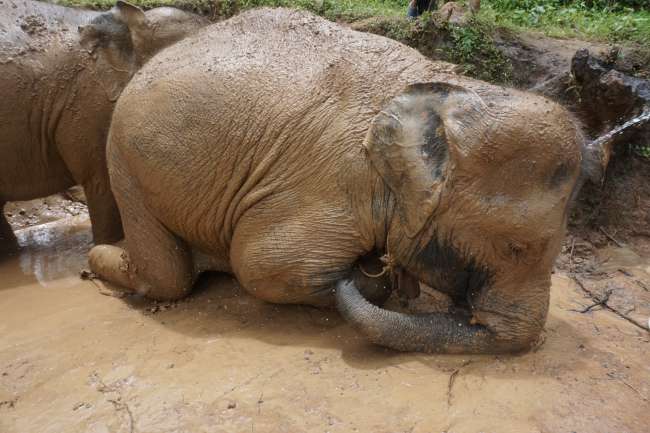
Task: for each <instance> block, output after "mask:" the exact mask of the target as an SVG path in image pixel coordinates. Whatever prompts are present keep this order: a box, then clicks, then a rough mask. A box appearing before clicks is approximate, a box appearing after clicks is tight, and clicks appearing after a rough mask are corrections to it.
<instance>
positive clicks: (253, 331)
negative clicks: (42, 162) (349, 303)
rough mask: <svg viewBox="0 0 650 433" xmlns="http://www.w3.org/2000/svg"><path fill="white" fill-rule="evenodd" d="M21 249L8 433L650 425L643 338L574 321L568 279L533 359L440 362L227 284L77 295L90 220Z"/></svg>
mask: <svg viewBox="0 0 650 433" xmlns="http://www.w3.org/2000/svg"><path fill="white" fill-rule="evenodd" d="M18 237H19V239H20V242H21V244H22V245H23V247H22V248H21V250H20V251H19V253H18V254H15V255H13V256H5V257H3V258H2V259H0V260H1V261H0V432H2V433H28V432H39V433H47V432H56V433H59V432H95V433H105V432H111V433H114V432H117V433H128V432H146V433H155V432H188V433H189V432H191V433H196V432H291V433H295V432H303V431H305V432H307V431H308V432H373V433H382V432H414V433H415V432H422V433H424V432H427V433H428V432H443V431H444V432H479V431H480V432H518V433H519V432H589V433H595V432H596V433H597V432H638V433H642V432H647V431H648V429H649V426H650V411H649V410H648V409H649V408H650V402H649V401H648V399H650V363H649V362H648V361H649V359H650V335H649V333H648V332H647V331H645V330H643V329H640V328H639V327H637V326H635V325H633V324H632V323H630V322H629V321H626V320H624V319H623V318H621V317H619V316H617V315H616V314H613V313H612V312H610V311H606V310H598V309H595V311H590V312H588V313H584V314H582V313H578V312H574V311H572V310H581V309H583V307H585V306H587V305H589V304H590V303H591V301H590V300H589V299H587V298H586V297H585V295H584V294H583V292H582V291H581V290H580V289H579V288H577V287H576V286H575V284H574V283H573V282H572V280H570V279H569V278H568V277H566V276H564V275H562V274H559V275H556V276H554V278H553V290H552V298H551V312H550V316H549V320H548V324H547V331H546V341H545V343H544V345H543V346H541V348H539V349H538V350H537V351H536V352H531V353H528V354H525V355H522V356H515V357H508V356H499V357H495V356H472V357H464V356H429V355H418V354H400V353H396V352H391V351H387V350H383V349H380V348H377V347H373V346H371V345H369V344H368V343H366V342H365V341H364V340H363V339H362V338H360V337H358V336H357V335H356V334H355V332H354V331H353V330H351V329H350V328H349V327H348V326H347V325H346V324H345V323H343V322H342V321H341V320H340V319H339V317H338V316H337V314H336V313H335V312H332V311H326V310H318V309H315V308H307V307H298V306H294V307H291V306H275V305H270V304H265V303H262V302H259V301H257V300H255V299H253V298H251V297H249V296H247V295H246V294H244V293H243V292H242V291H241V290H239V289H238V288H237V285H236V283H235V282H233V281H232V280H231V279H230V278H229V277H227V276H220V275H213V276H210V277H208V278H204V279H203V280H202V281H201V282H200V283H199V287H198V288H197V290H196V291H195V293H194V294H193V296H191V297H190V298H188V299H187V300H186V301H184V302H180V303H176V304H153V303H150V302H148V301H145V300H142V299H137V298H126V299H118V298H114V297H109V296H104V295H102V294H100V292H99V290H98V287H97V286H96V285H95V284H94V283H93V282H90V281H82V280H80V279H79V278H78V272H79V269H80V268H82V267H83V266H84V265H85V252H86V250H87V249H88V248H89V246H90V231H89V225H88V221H87V220H86V219H84V218H83V217H76V218H66V219H64V220H60V221H58V222H53V223H48V224H46V225H41V226H36V227H31V228H25V229H22V230H20V231H19V232H18ZM642 264H643V263H642ZM645 264H646V265H647V262H646V263H645ZM631 266H639V263H637V262H635V263H634V264H633V265H631ZM646 301H647V299H646Z"/></svg>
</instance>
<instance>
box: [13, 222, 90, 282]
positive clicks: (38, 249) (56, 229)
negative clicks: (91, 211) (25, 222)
mask: <svg viewBox="0 0 650 433" xmlns="http://www.w3.org/2000/svg"><path fill="white" fill-rule="evenodd" d="M16 238H17V239H18V245H19V249H18V251H16V252H13V253H7V254H5V255H4V257H2V258H1V263H0V290H1V289H6V288H10V287H15V286H16V285H22V284H25V283H27V282H31V281H33V279H35V280H36V281H38V283H39V284H40V285H42V286H44V287H47V286H48V285H49V284H50V283H51V282H52V281H53V280H56V279H59V278H62V277H68V276H76V275H78V274H79V270H80V269H82V268H84V267H86V264H87V253H88V250H89V249H90V248H91V247H92V233H91V230H90V222H89V220H88V218H87V217H86V216H78V217H71V218H65V219H62V220H57V221H53V222H51V223H47V224H42V225H38V226H34V227H29V228H25V229H21V230H18V231H17V232H16ZM25 277H29V278H25Z"/></svg>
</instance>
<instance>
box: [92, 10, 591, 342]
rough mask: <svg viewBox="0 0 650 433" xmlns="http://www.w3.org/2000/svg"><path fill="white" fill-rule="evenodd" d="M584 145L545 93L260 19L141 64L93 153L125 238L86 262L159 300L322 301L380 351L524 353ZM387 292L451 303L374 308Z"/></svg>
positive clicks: (298, 20)
mask: <svg viewBox="0 0 650 433" xmlns="http://www.w3.org/2000/svg"><path fill="white" fill-rule="evenodd" d="M585 143H586V142H585V137H584V134H583V133H582V132H581V128H580V125H579V123H578V122H577V121H576V120H575V119H574V117H573V116H572V115H571V114H570V113H569V112H568V111H567V110H566V109H565V108H563V107H561V106H560V105H558V104H556V103H554V102H551V101H550V100H548V99H545V98H544V97H542V96H538V95H534V94H531V93H526V92H522V91H519V90H515V89H510V88H505V87H500V86H496V85H492V84H488V83H485V82H481V81H478V80H475V79H471V78H467V77H463V76H460V75H457V74H454V73H453V68H452V67H451V66H450V65H449V64H447V63H442V62H436V61H432V60H430V59H427V58H425V57H424V56H422V55H421V54H420V53H418V52H417V51H415V50H413V49H411V48H409V47H407V46H405V45H402V44H400V43H398V42H396V41H393V40H390V39H387V38H384V37H381V36H378V35H371V34H365V33H359V32H355V31H353V30H351V29H348V28H345V27H342V26H339V25H337V24H335V23H331V22H329V21H326V20H324V19H322V18H319V17H317V16H314V15H312V14H310V13H308V12H300V11H292V10H288V9H281V8H280V9H267V8H263V9H256V10H252V11H248V12H245V13H242V14H241V15H238V16H236V17H233V18H231V19H229V20H227V21H224V22H221V23H215V24H212V25H211V26H209V27H207V28H206V29H204V30H203V31H201V32H200V33H198V34H196V35H193V36H190V37H188V38H186V39H184V40H183V41H181V42H179V43H177V44H175V45H174V46H173V47H170V48H169V49H167V50H165V51H163V52H161V53H159V54H157V55H156V56H155V57H154V58H153V59H152V60H151V61H150V62H149V63H148V64H146V65H145V66H144V67H143V68H142V69H140V70H139V71H138V72H137V73H136V75H135V76H134V78H133V79H132V80H131V82H130V83H129V84H128V85H127V87H126V88H125V89H124V91H123V92H122V95H121V96H120V99H119V101H118V102H117V106H116V108H115V112H114V116H113V121H112V124H111V128H110V132H109V141H108V145H107V155H108V170H109V173H110V179H111V185H112V187H113V191H114V193H115V197H116V200H117V203H118V207H119V209H120V213H121V216H122V221H123V223H124V231H125V243H124V244H123V245H122V246H119V247H118V246H114V245H98V246H95V247H94V248H93V249H92V250H91V251H90V253H89V262H90V266H91V269H92V271H93V272H94V273H95V274H97V275H98V276H99V277H100V278H102V279H104V280H107V281H108V282H110V283H112V284H113V285H115V286H117V287H119V288H121V289H123V290H125V291H128V292H132V293H133V292H137V293H140V294H142V295H144V296H147V297H150V298H153V299H159V300H173V299H178V298H181V297H183V296H186V295H187V294H188V293H189V292H190V290H191V288H192V285H193V283H194V282H195V280H196V279H197V277H198V275H199V274H200V273H201V272H203V271H208V270H210V271H218V272H228V273H231V274H233V275H234V276H235V277H236V279H237V280H238V282H239V284H240V285H241V287H242V288H243V289H244V290H246V291H247V292H249V293H250V294H251V295H253V296H255V297H257V298H260V299H262V300H265V301H268V302H273V303H297V304H307V305H314V306H336V308H338V310H339V311H340V313H341V314H342V316H343V317H344V318H345V319H346V320H347V321H349V322H350V323H351V324H352V325H353V326H354V327H356V328H357V329H358V330H359V331H360V332H361V333H363V334H364V335H365V336H366V337H367V338H368V339H369V340H370V341H371V342H373V343H376V344H378V345H382V346H386V347H389V348H392V349H396V350H401V351H422V352H430V353H463V354H469V353H477V354H482V353H511V352H519V351H524V350H528V349H530V348H531V347H533V346H534V345H535V344H537V342H538V340H539V336H540V333H541V332H542V330H543V327H544V324H545V320H546V316H547V312H548V307H549V292H550V285H551V271H552V267H553V263H554V260H555V258H556V256H557V254H558V252H559V249H560V246H561V242H562V239H563V236H564V234H565V229H566V221H567V214H568V209H569V204H570V200H571V197H572V194H574V192H575V188H576V185H577V181H578V177H579V174H580V170H581V163H582V154H583V147H584V146H585ZM364 262H365V265H364ZM369 264H370V265H372V266H374V268H372V269H371V267H370V265H369ZM360 271H361V272H362V273H363V276H364V278H365V281H364V280H363V278H359V277H358V274H359V272H360ZM375 277H376V278H375ZM377 281H381V283H379V284H378V283H377ZM387 282H389V283H391V282H395V284H396V287H394V286H392V285H389V287H388V288H387V289H386V290H388V291H389V293H390V291H392V290H398V291H400V292H411V296H417V292H418V290H419V286H418V284H419V283H424V284H426V285H428V286H429V287H431V288H433V289H435V290H438V291H440V292H442V293H444V294H446V295H448V296H449V298H450V299H451V300H452V301H453V305H454V307H453V309H450V310H449V311H447V312H432V313H428V314H418V315H414V314H409V313H402V312H396V311H389V310H387V309H384V308H382V307H381V301H382V300H383V299H385V296H384V295H385V294H384V293H381V289H382V288H385V287H386V286H387ZM373 284H375V287H374V289H373V290H374V294H372V293H369V292H373V290H370V289H372V287H370V289H369V286H372V285H373ZM378 288H379V290H376V289H378ZM378 292H379V293H378ZM372 297H374V298H375V299H374V300H373V299H370V300H368V299H367V298H372ZM370 301H373V302H370Z"/></svg>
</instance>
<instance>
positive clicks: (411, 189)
mask: <svg viewBox="0 0 650 433" xmlns="http://www.w3.org/2000/svg"><path fill="white" fill-rule="evenodd" d="M486 111H487V107H486V106H485V104H484V103H483V101H482V100H481V98H480V97H479V96H478V95H477V94H476V93H475V92H473V91H471V90H469V89H466V88H464V87H461V86H458V85H454V84H448V83H442V82H433V83H418V84H413V85H410V86H408V87H407V89H406V90H405V91H404V92H403V93H401V94H400V95H398V96H396V97H395V98H394V99H393V100H391V101H390V102H389V104H388V105H387V106H386V107H385V108H384V109H383V110H382V111H381V112H380V113H379V114H377V116H375V118H374V119H373V121H372V124H371V126H370V129H369V131H368V135H367V136H366V140H365V143H364V144H365V147H366V149H367V151H368V155H369V157H370V160H371V161H372V164H373V165H374V167H375V168H376V170H377V171H378V172H379V174H380V175H381V177H382V178H383V179H384V181H385V182H386V184H387V185H388V186H389V188H390V189H391V190H392V191H393V193H394V194H395V196H396V202H397V209H398V211H399V214H400V217H401V220H402V223H403V224H404V227H405V229H406V233H407V235H408V236H415V235H416V234H417V233H418V232H419V231H420V230H421V229H422V227H423V226H424V224H425V223H426V222H427V220H428V219H429V218H430V217H431V216H432V215H433V213H434V211H435V209H436V206H437V204H438V202H439V198H440V194H441V192H442V188H443V184H444V181H445V179H446V178H447V177H448V176H449V169H450V166H451V165H455V164H458V163H459V162H460V160H462V159H465V158H466V157H467V156H468V155H469V153H470V152H471V147H472V145H473V142H474V141H475V139H472V137H471V136H472V135H473V134H471V130H475V129H476V126H475V123H477V122H479V121H480V119H481V116H482V115H483V113H485V112H486Z"/></svg>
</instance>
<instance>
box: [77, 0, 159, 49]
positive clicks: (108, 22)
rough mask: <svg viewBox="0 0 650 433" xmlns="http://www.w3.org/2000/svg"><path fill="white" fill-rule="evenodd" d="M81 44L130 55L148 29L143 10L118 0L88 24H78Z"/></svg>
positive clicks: (85, 46)
mask: <svg viewBox="0 0 650 433" xmlns="http://www.w3.org/2000/svg"><path fill="white" fill-rule="evenodd" d="M78 30H79V38H80V43H81V45H82V46H83V47H84V48H86V49H88V50H91V51H94V50H95V49H96V48H98V47H104V48H107V47H112V48H113V49H117V50H118V51H119V53H115V54H120V55H123V56H124V55H128V56H130V55H131V54H132V52H133V49H134V45H136V44H137V42H138V39H139V38H142V35H146V34H147V32H148V31H149V26H148V23H147V18H146V16H145V14H144V11H143V10H142V9H140V8H139V7H137V6H134V5H132V4H130V3H127V2H124V1H122V0H119V1H118V2H117V3H116V4H115V6H113V8H112V9H111V10H110V11H108V12H105V13H102V14H100V15H98V16H97V17H95V18H94V19H93V20H92V21H91V22H90V23H89V24H87V25H84V26H79V29H78Z"/></svg>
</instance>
